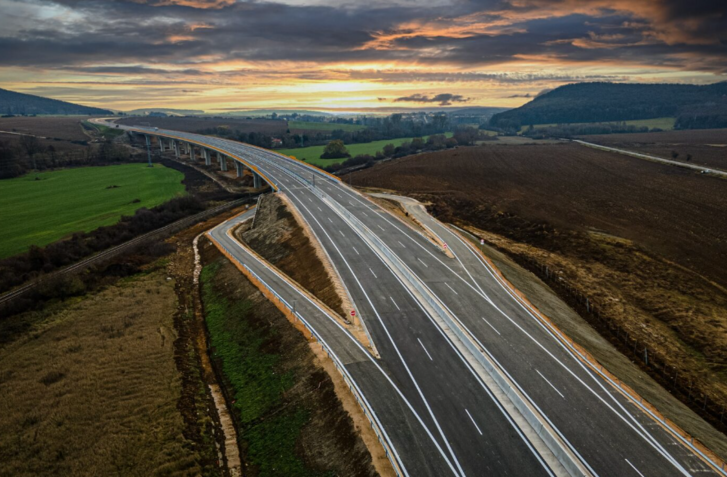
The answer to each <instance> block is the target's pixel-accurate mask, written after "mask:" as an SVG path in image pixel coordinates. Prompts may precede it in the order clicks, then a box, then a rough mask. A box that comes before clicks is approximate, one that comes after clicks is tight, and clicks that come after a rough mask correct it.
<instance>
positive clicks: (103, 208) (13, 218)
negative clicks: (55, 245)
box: [0, 164, 184, 258]
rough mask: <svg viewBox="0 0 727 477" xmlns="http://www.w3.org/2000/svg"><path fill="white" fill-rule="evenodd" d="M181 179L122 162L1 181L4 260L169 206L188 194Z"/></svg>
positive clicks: (157, 169)
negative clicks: (140, 211) (33, 247)
mask: <svg viewBox="0 0 727 477" xmlns="http://www.w3.org/2000/svg"><path fill="white" fill-rule="evenodd" d="M36 178H38V180H36ZM183 178H184V175H183V174H182V173H181V172H179V171H176V170H174V169H169V168H166V167H164V166H161V165H158V164H157V165H155V166H154V167H153V168H148V167H146V165H142V164H124V165H115V166H106V167H84V168H78V169H66V170H60V171H53V172H41V173H37V174H28V175H25V176H23V177H18V178H15V179H5V180H2V181H0V203H2V204H3V206H2V209H1V210H0V258H5V257H8V256H11V255H15V254H17V253H21V252H24V251H25V250H27V249H28V248H29V247H30V246H31V245H37V246H44V245H47V244H49V243H51V242H55V241H56V240H59V239H61V238H63V237H65V236H67V235H69V234H72V233H74V232H81V231H90V230H93V229H96V228H98V227H101V226H104V225H112V224H114V223H116V222H117V221H118V220H119V219H120V218H121V216H122V215H131V214H133V213H134V212H135V211H136V210H137V209H139V208H141V207H154V206H156V205H159V204H161V203H163V202H166V201H167V200H169V199H171V198H173V197H175V196H177V195H179V194H183V193H184V185H183V184H182V183H181V181H182V179H183ZM114 186H115V187H114ZM137 200H138V202H137Z"/></svg>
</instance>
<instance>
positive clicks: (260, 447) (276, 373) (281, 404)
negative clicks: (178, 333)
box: [201, 262, 325, 477]
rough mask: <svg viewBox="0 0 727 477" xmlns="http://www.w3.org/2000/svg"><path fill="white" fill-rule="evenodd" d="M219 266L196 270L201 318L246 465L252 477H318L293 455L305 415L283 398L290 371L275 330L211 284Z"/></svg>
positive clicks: (289, 384)
mask: <svg viewBox="0 0 727 477" xmlns="http://www.w3.org/2000/svg"><path fill="white" fill-rule="evenodd" d="M219 268H220V262H214V263H212V264H210V265H207V266H206V267H204V269H203V270H202V275H201V280H202V283H203V288H202V293H203V300H204V307H205V317H206V318H205V319H206V322H207V328H208V330H209V334H210V342H211V346H212V349H213V355H212V356H213V359H215V361H216V362H217V363H218V364H221V369H222V372H223V374H224V379H225V381H226V382H227V383H226V384H227V385H228V387H229V389H230V392H231V395H232V399H233V401H234V402H233V403H232V410H233V412H234V413H235V414H236V416H235V418H236V420H237V422H238V424H239V427H240V429H239V431H240V438H241V439H242V440H243V449H244V454H245V460H246V463H247V464H248V465H252V466H253V467H254V469H255V470H253V472H254V474H253V475H260V476H271V475H285V476H291V477H298V476H301V477H303V476H313V475H321V474H320V473H318V472H315V471H311V470H310V469H308V468H307V466H306V465H305V463H304V462H303V460H302V459H301V458H300V457H299V456H298V454H297V452H296V448H297V446H298V438H299V436H300V434H301V430H302V428H303V427H304V426H305V425H306V424H307V423H308V420H309V413H308V410H307V409H306V408H305V407H303V406H300V405H298V404H297V403H295V402H289V401H287V400H286V393H287V391H289V390H290V389H291V388H292V387H293V385H294V384H295V371H294V370H285V369H281V368H282V366H281V365H280V354H279V353H278V351H279V344H280V341H279V337H278V331H277V329H276V328H275V327H270V326H264V324H263V323H261V322H260V321H259V317H255V311H254V304H253V302H252V301H250V300H234V301H233V300H230V299H228V298H227V297H226V296H225V295H226V293H225V291H224V290H221V289H220V287H221V286H222V284H221V283H220V281H217V280H215V277H216V275H217V273H218V270H219ZM262 321H263V322H264V321H265V320H262ZM323 475H325V474H323Z"/></svg>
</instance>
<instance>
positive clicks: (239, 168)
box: [235, 161, 244, 177]
mask: <svg viewBox="0 0 727 477" xmlns="http://www.w3.org/2000/svg"><path fill="white" fill-rule="evenodd" d="M235 169H236V171H237V177H242V172H243V170H244V167H243V165H242V163H241V162H237V161H235Z"/></svg>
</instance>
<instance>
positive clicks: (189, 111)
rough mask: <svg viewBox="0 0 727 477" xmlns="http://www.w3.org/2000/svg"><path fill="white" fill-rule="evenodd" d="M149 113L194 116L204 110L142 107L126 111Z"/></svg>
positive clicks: (130, 112) (141, 113)
mask: <svg viewBox="0 0 727 477" xmlns="http://www.w3.org/2000/svg"><path fill="white" fill-rule="evenodd" d="M150 113H165V114H168V115H170V116H195V115H198V114H204V111H202V110H201V109H171V108H142V109H134V110H132V111H128V112H127V114H140V115H142V116H145V115H147V114H150Z"/></svg>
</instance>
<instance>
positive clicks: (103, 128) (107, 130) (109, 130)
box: [83, 121, 124, 140]
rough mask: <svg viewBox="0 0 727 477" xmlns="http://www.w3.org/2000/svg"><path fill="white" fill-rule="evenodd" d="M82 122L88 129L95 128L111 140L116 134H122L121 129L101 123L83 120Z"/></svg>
mask: <svg viewBox="0 0 727 477" xmlns="http://www.w3.org/2000/svg"><path fill="white" fill-rule="evenodd" d="M83 124H84V125H85V126H86V127H87V128H90V129H95V130H96V131H98V133H99V134H100V135H101V136H103V137H104V138H105V139H108V140H112V139H113V138H115V137H117V136H121V135H122V134H124V130H123V129H115V128H110V127H108V126H102V125H101V124H95V123H91V122H88V121H84V122H83Z"/></svg>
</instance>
